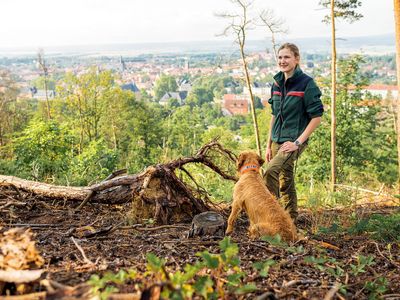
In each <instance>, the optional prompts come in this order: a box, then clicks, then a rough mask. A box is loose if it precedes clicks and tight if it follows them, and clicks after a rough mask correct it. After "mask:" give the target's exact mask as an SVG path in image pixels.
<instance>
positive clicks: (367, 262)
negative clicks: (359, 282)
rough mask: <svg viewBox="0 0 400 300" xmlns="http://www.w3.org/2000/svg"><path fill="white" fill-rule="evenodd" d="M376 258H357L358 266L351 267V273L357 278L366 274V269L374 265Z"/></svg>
mask: <svg viewBox="0 0 400 300" xmlns="http://www.w3.org/2000/svg"><path fill="white" fill-rule="evenodd" d="M374 264H375V262H374V257H373V256H371V255H369V256H364V255H359V256H358V257H357V265H353V264H351V265H350V268H351V272H352V274H353V275H354V276H357V275H358V274H360V273H365V271H366V270H365V267H369V266H372V265H374Z"/></svg>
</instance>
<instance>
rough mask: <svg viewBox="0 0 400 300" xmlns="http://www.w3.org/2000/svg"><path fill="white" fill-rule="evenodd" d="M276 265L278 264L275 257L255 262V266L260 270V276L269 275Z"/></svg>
mask: <svg viewBox="0 0 400 300" xmlns="http://www.w3.org/2000/svg"><path fill="white" fill-rule="evenodd" d="M274 265H276V261H275V260H273V259H268V260H266V261H258V262H255V263H253V268H255V269H256V270H257V271H258V272H259V274H260V276H262V277H268V274H269V269H270V268H271V267H272V266H274Z"/></svg>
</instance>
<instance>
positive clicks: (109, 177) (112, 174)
mask: <svg viewBox="0 0 400 300" xmlns="http://www.w3.org/2000/svg"><path fill="white" fill-rule="evenodd" d="M126 172H127V169H121V170H117V171H114V172H112V173H111V174H110V175H108V176H107V178H106V179H104V180H103V181H107V180H110V179H113V178H115V177H117V176H120V175H122V174H126Z"/></svg>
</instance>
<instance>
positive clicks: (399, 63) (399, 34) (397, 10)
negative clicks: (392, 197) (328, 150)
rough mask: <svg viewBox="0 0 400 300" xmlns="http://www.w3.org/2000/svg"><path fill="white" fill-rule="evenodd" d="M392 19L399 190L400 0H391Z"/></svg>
mask: <svg viewBox="0 0 400 300" xmlns="http://www.w3.org/2000/svg"><path fill="white" fill-rule="evenodd" d="M393 7H394V19H395V30H396V70H397V72H396V75H397V122H396V127H397V128H396V129H397V130H396V134H397V164H398V175H397V176H398V179H397V188H398V190H399V191H400V104H399V103H400V0H393Z"/></svg>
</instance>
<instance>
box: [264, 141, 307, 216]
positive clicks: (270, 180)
mask: <svg viewBox="0 0 400 300" xmlns="http://www.w3.org/2000/svg"><path fill="white" fill-rule="evenodd" d="M306 146H307V144H303V145H300V147H299V149H298V150H296V151H294V152H290V153H284V152H280V151H279V148H280V147H281V145H280V144H278V143H275V142H273V143H272V159H271V161H270V162H269V163H268V165H267V169H266V171H265V174H264V179H265V183H266V185H267V188H268V189H269V191H270V192H271V193H272V194H274V195H275V196H276V197H277V199H279V201H280V202H281V203H282V204H283V205H284V207H285V209H286V210H287V211H288V212H289V214H290V216H291V217H292V219H294V220H295V219H296V218H297V215H298V212H297V194H296V187H295V184H294V176H295V174H294V165H295V162H296V160H297V159H298V158H299V156H300V154H301V153H302V152H303V151H304V149H305V148H306Z"/></svg>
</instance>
